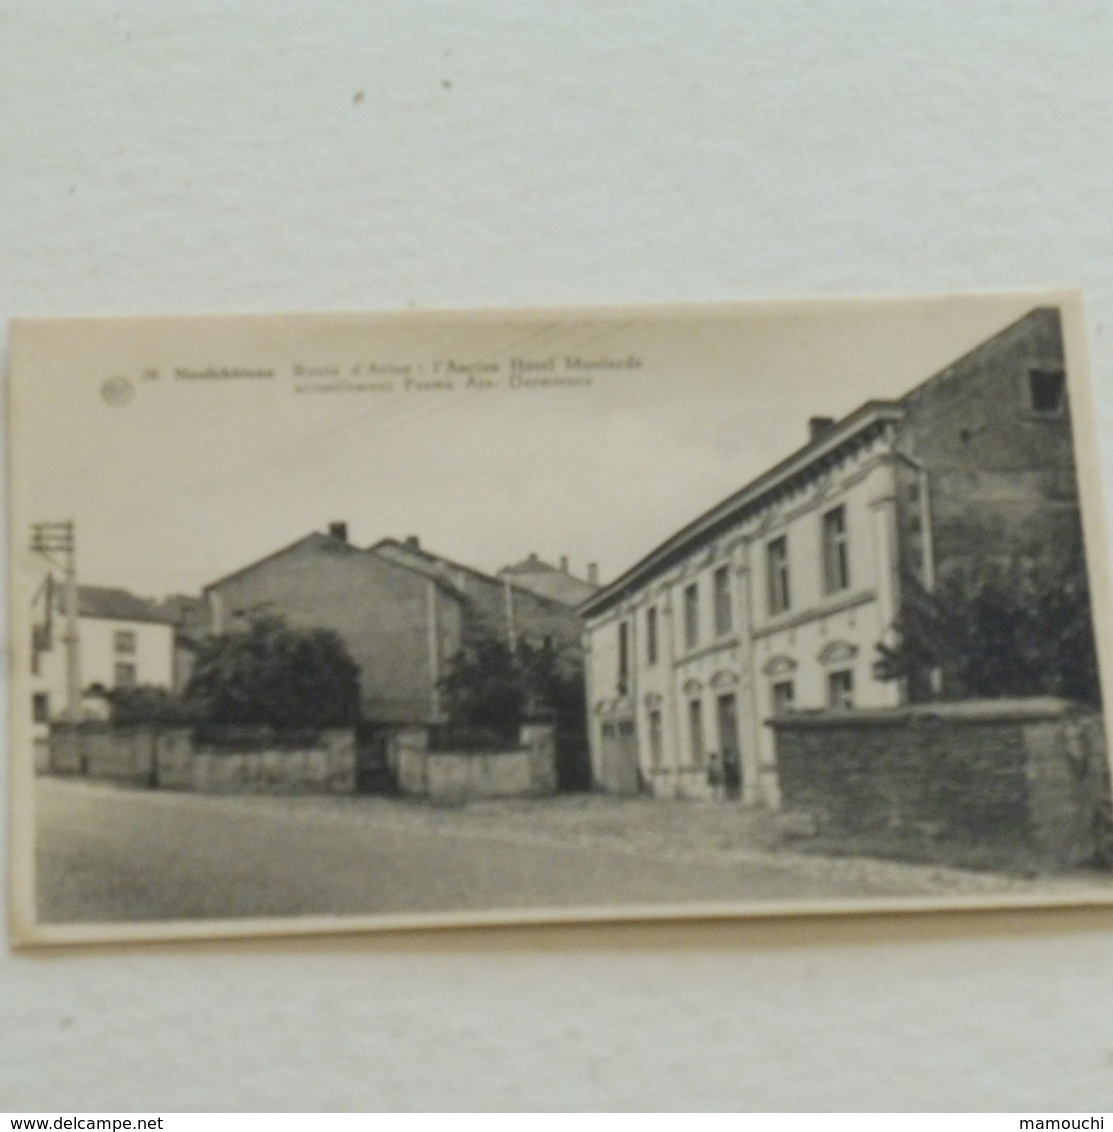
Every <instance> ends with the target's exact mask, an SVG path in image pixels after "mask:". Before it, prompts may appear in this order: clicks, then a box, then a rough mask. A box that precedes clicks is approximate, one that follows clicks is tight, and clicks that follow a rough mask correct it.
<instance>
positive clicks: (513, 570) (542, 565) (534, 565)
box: [499, 554, 562, 577]
mask: <svg viewBox="0 0 1113 1132" xmlns="http://www.w3.org/2000/svg"><path fill="white" fill-rule="evenodd" d="M561 572H562V571H561V570H560V567H558V566H554V565H553V564H552V563H551V562H545V561H544V560H543V559H541V558H538V557H537V555H536V554H531V555H530V556H529V557H528V558H523V559H522V561H521V562H515V563H514V564H513V565H512V566H504V567H503V568H502V569H501V570H500V571H499V576H500V577H501V576H502V575H503V574H542V573H558V574H559V573H561Z"/></svg>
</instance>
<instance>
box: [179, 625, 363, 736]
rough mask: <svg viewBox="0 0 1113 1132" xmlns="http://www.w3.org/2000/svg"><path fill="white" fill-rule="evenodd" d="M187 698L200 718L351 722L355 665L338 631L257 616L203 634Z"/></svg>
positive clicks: (288, 725)
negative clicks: (234, 627) (238, 626)
mask: <svg viewBox="0 0 1113 1132" xmlns="http://www.w3.org/2000/svg"><path fill="white" fill-rule="evenodd" d="M186 700H187V701H188V702H189V703H190V704H191V705H195V706H196V708H197V710H198V711H199V713H200V716H201V718H202V719H203V720H204V721H205V722H206V723H212V724H220V725H228V726H236V727H240V726H243V727H271V728H274V729H275V730H277V731H290V730H298V729H312V728H323V727H352V726H354V725H355V723H356V721H357V719H358V716H359V669H358V667H357V666H356V664H355V662H354V661H353V660H352V658H351V657H350V656H349V655H348V651H347V649H346V648H345V646H344V642H343V641H342V640H341V639H340V637H339V635H338V634H336V633H334V632H332V631H331V630H327V629H293V628H290V627H289V626H288V625H287V624H286V622H285V621H284V620H282V618H279V617H262V618H257V619H256V620H254V621H253V622H252V623H251V625H250V626H249V627H248V628H247V629H246V630H244V631H239V632H231V633H224V634H221V635H220V636H216V637H211V638H210V639H209V640H207V641H205V642H204V643H203V644H202V645H201V648H200V651H199V652H198V655H197V660H196V663H195V665H194V669H193V675H192V676H191V678H190V681H189V685H188V687H187V688H186Z"/></svg>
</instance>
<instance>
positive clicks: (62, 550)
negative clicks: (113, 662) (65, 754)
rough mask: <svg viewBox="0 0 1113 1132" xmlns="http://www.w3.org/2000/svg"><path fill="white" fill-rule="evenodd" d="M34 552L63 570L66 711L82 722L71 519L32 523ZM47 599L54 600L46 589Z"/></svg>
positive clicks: (68, 717) (71, 719) (67, 715)
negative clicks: (58, 521)
mask: <svg viewBox="0 0 1113 1132" xmlns="http://www.w3.org/2000/svg"><path fill="white" fill-rule="evenodd" d="M31 549H32V550H33V551H34V552H35V553H36V554H41V555H42V556H43V558H45V559H46V560H47V561H48V562H50V563H51V564H52V565H54V566H57V567H58V568H59V569H60V570H61V571H62V577H63V593H64V594H65V603H66V631H65V633H64V635H63V637H62V643H63V644H64V645H65V646H66V712H65V718H66V720H67V722H69V723H77V722H79V721H80V719H81V640H80V636H79V634H78V630H77V540H76V538H75V536H74V525H73V520H72V519H67V520H65V521H64V522H60V523H32V524H31ZM47 600H48V601H51V600H53V593H52V587H47Z"/></svg>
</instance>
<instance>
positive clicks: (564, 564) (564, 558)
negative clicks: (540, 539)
mask: <svg viewBox="0 0 1113 1132" xmlns="http://www.w3.org/2000/svg"><path fill="white" fill-rule="evenodd" d="M560 572H561V573H562V574H567V573H568V555H567V554H562V555H561V556H560Z"/></svg>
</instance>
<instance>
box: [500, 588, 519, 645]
mask: <svg viewBox="0 0 1113 1132" xmlns="http://www.w3.org/2000/svg"><path fill="white" fill-rule="evenodd" d="M502 587H503V589H502V592H503V597H504V599H505V604H506V643H507V646H508V647H509V649H510V655H511V656H514V654H515V653H516V652H517V651H518V633H517V630H516V629H515V627H514V591H513V589H512V588H511V585H510V579H509V578H504V579H503V582H502Z"/></svg>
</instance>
